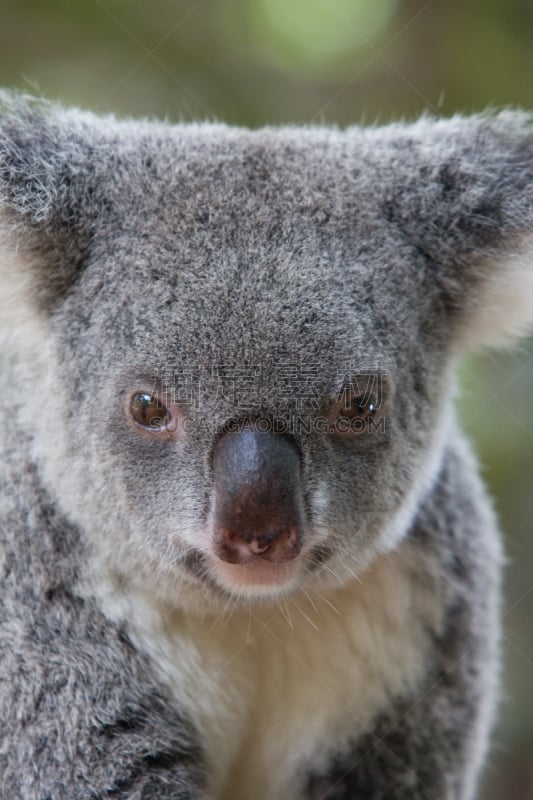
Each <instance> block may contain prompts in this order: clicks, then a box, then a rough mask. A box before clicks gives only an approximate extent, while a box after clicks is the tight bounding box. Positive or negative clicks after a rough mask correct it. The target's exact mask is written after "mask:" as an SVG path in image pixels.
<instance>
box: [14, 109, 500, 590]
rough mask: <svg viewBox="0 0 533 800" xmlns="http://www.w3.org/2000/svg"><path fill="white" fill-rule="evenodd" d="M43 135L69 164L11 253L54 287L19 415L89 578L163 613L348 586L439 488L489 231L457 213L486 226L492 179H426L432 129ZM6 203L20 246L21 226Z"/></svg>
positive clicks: (84, 127)
mask: <svg viewBox="0 0 533 800" xmlns="http://www.w3.org/2000/svg"><path fill="white" fill-rule="evenodd" d="M58 120H59V121H58V122H57V123H55V124H56V129H54V128H53V126H52V129H51V130H52V133H50V132H48V134H47V135H48V138H49V139H50V140H53V139H54V136H55V137H59V136H60V131H63V135H65V130H67V131H68V130H69V125H70V128H72V127H74V128H75V132H76V136H75V137H74V139H75V142H76V147H75V148H74V150H73V151H72V152H71V155H70V161H69V160H68V159H67V166H65V158H66V156H65V154H64V153H63V154H59V155H58V156H57V158H58V164H61V165H63V172H65V170H66V172H67V173H68V184H67V179H66V178H65V174H61V169H60V168H59V166H58V165H54V166H53V168H52V169H51V172H52V173H53V176H55V180H56V182H59V184H58V185H59V186H62V187H63V193H62V195H61V194H60V192H59V190H58V189H57V186H56V190H55V191H56V195H57V197H56V199H55V201H52V202H51V201H50V196H49V195H47V198H48V199H47V203H48V206H47V212H46V213H48V215H49V217H50V220H49V222H48V223H47V224H48V228H47V229H46V248H45V247H44V245H43V244H42V242H43V241H44V240H43V239H40V240H39V238H38V237H37V241H38V242H39V241H40V242H41V245H39V244H37V245H35V241H36V240H35V238H32V240H31V241H32V245H31V247H32V248H33V249H32V258H35V249H37V251H38V249H39V246H41V247H42V249H43V253H44V254H43V258H45V257H47V258H48V259H49V261H53V262H55V268H56V273H55V275H56V278H55V284H54V285H53V286H52V287H51V286H50V285H51V284H52V283H53V281H48V282H47V281H44V280H42V278H41V283H40V289H39V293H38V300H37V302H38V304H39V303H40V308H41V311H40V314H41V316H42V317H43V319H45V320H46V322H45V330H46V341H47V344H48V345H49V348H48V349H47V351H46V352H47V360H46V380H45V379H44V378H43V379H42V382H41V385H40V386H39V391H38V392H35V391H34V392H33V395H32V397H31V398H28V401H27V405H28V408H30V409H31V410H30V411H29V413H26V417H25V418H26V420H31V424H32V425H33V428H34V430H35V452H36V455H37V458H38V460H39V463H40V464H41V467H42V470H43V474H44V476H45V480H46V482H47V485H48V486H49V487H50V489H51V491H52V492H53V493H54V495H55V497H56V498H57V500H58V501H59V503H60V505H61V506H62V507H63V508H64V510H65V511H66V512H67V513H68V514H69V515H70V517H71V518H72V519H73V520H74V521H75V522H76V523H77V524H78V525H79V526H80V528H81V530H82V531H83V534H84V537H85V539H86V540H87V542H88V543H89V545H90V548H91V550H92V552H93V553H96V554H97V555H98V554H99V556H100V559H101V561H105V562H106V564H107V566H110V567H111V568H113V569H114V570H115V571H116V572H117V573H123V574H124V575H126V576H131V575H138V576H139V579H140V580H142V581H149V582H151V583H152V584H153V585H154V586H155V587H159V588H160V589H161V591H162V592H163V593H164V594H165V595H166V596H167V598H170V599H172V596H173V595H175V597H176V600H177V601H178V599H179V600H180V601H181V599H182V598H183V596H184V595H187V593H189V594H190V593H192V594H194V596H197V595H196V594H195V592H194V590H195V588H196V589H198V590H200V592H201V593H202V594H203V595H204V596H209V597H212V598H214V599H215V600H216V599H217V598H220V596H221V595H223V596H226V597H227V596H231V597H235V598H237V597H245V598H249V597H250V596H258V595H267V596H276V595H277V594H279V593H287V592H291V591H298V590H299V589H304V590H306V589H307V587H312V586H321V585H323V584H324V583H343V582H345V581H346V580H349V579H350V578H351V577H352V576H353V575H354V574H358V573H360V572H361V571H362V570H363V569H364V568H365V567H366V566H367V565H368V564H369V562H370V561H371V560H372V558H373V557H374V556H375V555H376V554H377V553H379V552H381V551H384V550H387V549H389V548H391V547H393V546H394V545H395V544H396V543H397V542H398V541H399V540H400V539H401V538H403V537H404V536H405V535H406V534H407V532H408V528H409V525H410V523H411V522H412V519H413V515H414V513H415V511H416V507H417V504H418V503H419V502H420V501H421V499H422V498H423V496H424V494H425V493H426V492H427V491H429V489H430V487H431V485H432V482H433V481H434V479H435V476H436V472H437V470H438V465H439V458H440V455H441V453H442V449H443V446H444V438H445V434H446V424H447V408H448V396H449V389H450V387H449V383H450V381H449V369H450V363H451V360H452V354H453V352H454V350H455V349H456V343H457V341H458V340H459V339H460V338H461V337H464V336H465V330H466V331H467V333H468V330H467V327H468V326H467V325H466V323H465V321H464V320H465V318H466V316H467V313H466V309H468V313H470V311H471V308H472V307H473V306H472V304H470V305H469V302H470V301H467V299H465V298H467V297H468V292H470V291H473V290H472V289H471V287H478V286H479V284H480V279H479V275H478V274H477V273H475V271H474V272H473V273H472V274H471V273H470V272H466V270H465V269H464V264H465V263H466V261H467V260H469V261H472V262H473V263H476V264H477V263H480V259H481V257H482V256H483V255H485V253H484V252H481V247H482V245H483V247H485V248H488V251H489V252H490V254H491V256H492V254H493V252H495V245H494V242H495V241H496V240H497V237H498V235H499V229H496V225H495V224H494V225H493V227H494V230H492V228H490V226H489V225H488V224H484V223H482V222H481V223H480V222H479V220H478V219H477V217H476V214H473V213H472V198H473V197H474V196H475V197H476V200H477V202H478V204H479V205H480V207H481V206H482V205H483V203H485V205H484V206H483V208H484V214H485V219H487V220H488V219H490V218H491V217H490V215H491V214H492V217H493V218H494V219H496V217H498V220H499V219H500V218H501V216H502V213H503V209H504V202H503V200H502V198H500V197H498V198H497V199H496V198H495V197H494V181H492V182H491V183H490V185H489V186H486V187H483V185H482V184H479V181H478V182H477V183H476V182H475V181H474V179H473V178H472V176H471V175H470V174H469V172H468V169H465V168H463V169H458V168H456V171H455V172H454V171H453V170H452V169H451V167H449V165H447V166H446V169H444V167H443V166H442V164H441V163H440V161H439V162H438V163H437V165H429V166H428V163H427V162H428V154H427V152H426V149H425V137H429V140H431V137H432V136H433V138H434V139H435V140H436V141H437V143H438V145H439V147H441V146H442V142H443V141H445V140H446V130H444V131H442V130H441V129H440V128H439V127H438V123H433V124H431V123H427V124H426V126H424V125H422V124H421V125H420V126H419V128H418V129H417V128H416V127H415V126H413V128H409V127H407V128H405V129H404V128H400V129H398V130H396V132H395V131H394V129H385V130H384V131H373V132H364V131H352V132H349V133H346V134H341V133H337V132H331V131H323V130H317V131H297V130H285V131H284V130H281V131H277V132H276V131H263V132H256V133H250V132H245V131H232V130H231V129H227V128H224V127H222V126H213V127H210V126H200V127H190V128H188V127H179V126H178V127H177V128H171V127H169V126H155V125H154V126H152V125H149V124H142V125H135V124H120V123H106V125H104V124H102V123H99V122H98V121H95V119H94V118H91V117H88V118H85V117H82V118H81V122H79V118H78V116H76V115H73V117H72V119H71V120H70V121H69V116H68V114H66V115H65V114H64V113H63V112H62V113H61V114H59V115H58ZM75 120H78V121H77V122H76V123H75ZM485 122H486V121H485ZM40 124H42V119H41V121H40ZM480 124H481V123H480V122H479V121H478V125H480ZM452 127H453V126H452ZM427 128H429V133H428V130H427ZM54 130H55V133H54ZM453 130H454V131H455V134H456V136H457V137H458V139H459V140H460V141H459V143H458V144H456V148H458V149H460V148H461V147H465V146H466V145H465V143H464V142H462V140H461V136H463V138H465V139H466V141H467V143H468V141H469V139H468V136H466V134H465V133H464V132H463V131H462V128H461V126H460V125H459V127H458V130H455V128H453ZM502 135H503V134H502ZM417 136H418V140H417ZM487 136H488V132H487ZM91 137H93V138H94V142H93V141H92V140H91ZM496 138H497V137H496ZM41 139H42V137H41ZM470 146H474V148H475V142H474V144H473V145H472V143H470ZM493 147H494V148H496V149H498V147H500V143H499V142H496V144H494V143H493ZM67 150H68V147H67ZM437 150H438V147H437ZM399 153H400V155H401V154H402V153H403V154H404V156H405V157H404V160H403V161H401V160H400V161H399V160H398V159H399ZM12 157H13V156H12ZM454 158H455V159H456V156H455V155H454ZM454 158H452V159H451V162H452V163H455V162H454ZM469 158H470V156H469ZM429 160H430V159H429ZM80 164H81V165H82V166H80ZM391 170H395V172H394V173H393V174H392V175H391ZM485 173H486V169H485ZM423 176H425V178H424V179H425V180H426V181H429V184H428V186H427V187H426V186H425V185H424V184H423V182H422V181H423ZM485 177H486V176H485ZM431 180H433V182H434V183H433V184H432V183H431ZM12 181H13V179H12V178H11V182H12ZM9 185H10V184H9V182H8V187H9ZM40 185H41V186H42V176H41V184H40ZM421 185H422V189H423V190H424V191H425V192H426V194H424V191H422V194H420V186H421ZM476 193H477V194H476ZM8 194H9V193H8ZM463 195H464V196H466V198H467V199H464V197H463ZM59 196H60V197H61V198H62V199H63V207H62V210H61V211H60V212H57V211H56V213H55V216H54V214H53V212H52V211H51V210H50V209H51V208H52V207H53V206H54V202H56V203H57V202H58V197H59ZM443 198H444V199H443ZM450 198H451V200H450ZM461 198H463V199H462V200H461ZM444 200H447V201H449V202H450V203H452V206H453V208H454V209H455V210H454V211H453V213H454V214H455V215H456V218H455V221H454V222H453V224H450V223H449V222H448V223H446V221H445V220H446V217H445V213H444V211H443V209H442V205H443V203H444ZM10 202H11V206H12V208H15V210H16V212H17V213H19V214H22V215H24V214H26V216H27V217H28V216H31V215H32V216H31V219H30V223H29V227H30V228H31V230H32V233H31V236H32V237H35V229H38V228H39V225H42V224H43V223H42V222H40V221H39V220H38V214H37V213H36V211H35V208H33V207H32V209H31V215H30V210H29V209H24V208H23V207H22V205H23V203H22V200H19V201H18V202H19V205H18V206H17V203H16V202H14V200H13V199H11V198H10ZM409 203H410V204H411V205H410V206H409ZM65 207H66V208H67V209H68V213H67V211H65ZM465 209H466V210H465ZM469 214H470V216H469ZM461 215H462V216H461ZM44 216H45V213H44V209H43V210H42V213H41V217H42V218H43V217H44ZM472 220H473V221H472ZM461 225H462V226H463V229H464V230H463V229H461ZM434 226H440V227H439V230H438V232H437V233H436V232H435V230H434ZM446 226H447V227H446ZM437 234H438V235H437ZM439 236H440V237H441V238H440V239H439ZM461 237H462V238H461ZM469 237H470V238H469ZM65 241H66V242H67V243H68V245H65ZM76 248H78V249H77V250H76ZM491 248H492V249H491ZM45 250H46V252H44V251H45ZM452 251H453V252H452ZM478 251H479V252H478ZM73 252H76V253H77V257H76V258H75V257H74V256H73ZM485 257H486V255H485ZM74 262H75V266H70V267H69V266H68V264H69V263H70V264H72V265H74ZM58 264H59V266H60V267H61V269H59V270H58ZM66 264H67V266H65V265H66ZM476 320H477V322H476V324H478V325H479V324H481V323H480V322H479V314H478V316H477V317H476ZM468 324H469V326H470V327H473V325H474V322H472V320H470V321H469V323H468ZM33 388H34V390H35V387H33ZM30 394H31V392H30ZM28 424H30V423H29V422H28Z"/></svg>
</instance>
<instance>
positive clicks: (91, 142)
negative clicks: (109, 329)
mask: <svg viewBox="0 0 533 800" xmlns="http://www.w3.org/2000/svg"><path fill="white" fill-rule="evenodd" d="M98 146H99V141H98V128H97V127H96V126H95V125H94V123H91V115H88V114H85V113H83V112H79V111H76V110H74V111H70V110H69V111H67V110H64V109H63V108H61V107H60V106H59V105H56V104H54V103H51V102H48V101H43V100H39V99H36V98H32V97H28V96H25V95H20V94H18V93H14V92H9V91H0V285H1V289H0V291H1V294H2V297H1V298H0V300H2V301H3V303H2V304H3V306H4V307H5V306H6V305H7V304H8V303H9V296H10V294H11V295H12V296H13V297H14V298H16V297H17V296H16V292H14V291H13V287H16V286H17V285H21V284H22V283H24V284H25V286H26V287H27V289H28V290H30V293H31V294H32V295H33V300H35V301H36V303H37V305H38V306H39V307H40V308H43V307H47V306H50V305H51V304H52V303H53V301H54V300H55V299H56V298H58V297H60V296H61V294H62V292H63V291H64V290H65V289H66V287H67V286H68V285H69V284H70V282H71V281H72V280H73V278H74V276H75V274H76V272H77V270H78V269H79V267H80V264H82V263H83V260H84V257H85V254H86V252H87V249H88V246H89V242H90V239H91V224H92V222H93V221H92V220H91V214H90V209H91V208H93V209H94V208H97V207H98V203H97V200H96V198H95V195H96V191H97V187H98V180H99V176H98V174H97V169H96V165H97V164H98V159H97V158H94V154H95V151H97V149H98ZM88 209H89V212H88ZM18 299H19V300H20V299H26V294H25V296H24V298H21V297H20V296H19V298H18Z"/></svg>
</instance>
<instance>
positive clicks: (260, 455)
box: [214, 429, 303, 564]
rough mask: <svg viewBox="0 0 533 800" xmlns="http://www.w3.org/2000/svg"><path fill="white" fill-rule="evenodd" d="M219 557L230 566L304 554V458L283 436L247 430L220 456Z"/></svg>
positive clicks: (223, 445) (231, 437)
mask: <svg viewBox="0 0 533 800" xmlns="http://www.w3.org/2000/svg"><path fill="white" fill-rule="evenodd" d="M214 473H215V475H214V477H215V499H214V551H215V553H216V555H217V556H218V557H219V558H220V559H222V561H226V562H229V563H230V564H251V563H252V562H254V561H256V560H257V559H263V560H266V561H269V562H271V563H273V564H280V563H283V562H286V561H291V560H292V559H293V558H295V557H296V556H297V555H298V553H299V552H300V549H301V546H302V531H303V505H302V498H301V489H300V455H299V452H298V450H297V448H296V445H295V444H293V442H292V441H291V440H290V439H288V438H286V437H285V436H282V435H280V434H274V433H264V432H260V431H255V430H249V429H244V430H240V431H237V432H232V433H226V434H224V435H223V436H222V437H221V438H220V439H219V441H218V442H217V444H216V446H215V450H214Z"/></svg>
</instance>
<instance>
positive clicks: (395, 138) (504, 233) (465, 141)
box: [384, 111, 533, 351]
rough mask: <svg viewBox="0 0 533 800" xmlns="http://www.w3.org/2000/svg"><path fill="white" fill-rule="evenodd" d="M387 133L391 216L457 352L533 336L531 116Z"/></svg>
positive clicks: (429, 124) (454, 121)
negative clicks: (417, 259)
mask: <svg viewBox="0 0 533 800" xmlns="http://www.w3.org/2000/svg"><path fill="white" fill-rule="evenodd" d="M384 130H387V131H388V132H387V138H388V140H389V145H393V147H394V149H395V153H396V156H397V157H396V160H395V163H394V165H393V167H392V168H391V172H392V173H393V174H394V175H395V176H396V177H395V178H394V179H393V185H392V187H391V189H390V191H389V193H388V198H387V201H386V203H387V216H388V218H389V219H390V220H391V221H392V222H393V223H395V224H397V225H399V226H400V227H401V230H402V231H403V233H404V234H405V235H406V236H407V237H408V238H409V240H410V241H411V242H412V243H413V244H414V245H415V247H416V249H417V251H418V252H419V254H420V255H422V256H423V257H424V260H425V262H426V279H427V281H428V285H430V286H431V287H432V289H433V291H434V290H435V289H437V292H438V295H439V297H440V301H441V302H442V303H444V305H445V307H446V308H447V309H448V311H449V315H450V326H451V331H452V336H453V337H454V339H455V345H456V349H457V350H458V351H462V350H468V349H473V348H476V347H480V346H484V345H488V346H499V345H502V344H505V343H506V342H507V341H509V340H510V339H512V338H514V337H516V336H521V335H524V334H526V333H528V332H529V331H530V330H533V116H532V115H530V114H527V113H523V112H511V111H505V112H501V113H499V114H494V115H491V114H483V115H478V116H473V117H453V118H451V119H444V120H431V119H427V118H426V119H424V118H423V119H421V120H420V121H419V122H417V123H415V124H414V125H409V126H403V125H398V126H391V127H390V128H389V129H384ZM402 152H405V154H406V160H405V162H404V160H403V158H398V156H401V155H402Z"/></svg>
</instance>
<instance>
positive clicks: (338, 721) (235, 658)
mask: <svg viewBox="0 0 533 800" xmlns="http://www.w3.org/2000/svg"><path fill="white" fill-rule="evenodd" d="M106 594H107V599H106V601H105V608H104V609H103V610H104V611H105V613H107V614H108V615H109V616H111V617H112V618H114V619H117V618H118V617H120V618H121V619H122V620H123V619H127V620H128V621H129V622H128V624H129V631H130V635H131V638H132V640H133V641H134V642H135V644H136V645H137V646H138V647H139V648H140V649H142V650H143V651H145V652H146V653H148V654H149V655H150V656H151V657H152V659H153V660H154V663H155V666H156V669H157V670H158V672H159V674H160V676H161V677H162V678H163V679H164V680H165V682H166V683H167V684H169V685H170V687H171V689H172V691H173V693H174V694H175V696H176V698H177V701H178V703H179V705H180V707H181V708H183V709H184V710H186V711H187V712H188V714H189V715H190V716H191V718H192V719H193V720H194V721H195V723H196V725H197V727H198V729H199V731H200V734H201V736H202V740H203V743H204V746H205V749H206V753H207V757H208V764H209V768H210V782H209V790H208V797H209V800H250V798H254V800H279V798H280V797H286V798H291V800H297V799H298V798H299V797H300V789H299V786H300V784H301V781H302V779H303V778H304V776H305V772H306V766H307V767H308V766H309V765H312V766H313V767H314V768H320V765H321V762H322V763H323V764H324V766H326V765H327V760H328V754H329V753H331V752H335V751H337V752H338V751H339V750H340V749H342V744H343V742H346V741H347V739H349V738H350V737H353V736H357V735H358V734H361V733H363V732H365V731H367V730H369V728H370V726H371V724H372V720H373V718H374V717H375V715H376V714H377V713H379V712H380V711H381V710H383V709H385V708H386V707H387V705H388V703H389V702H390V697H391V695H398V694H401V693H402V692H404V691H409V690H412V689H414V688H416V685H417V683H418V682H419V680H420V677H421V673H422V671H423V669H424V663H425V655H426V649H427V630H428V626H429V627H430V628H433V629H435V628H438V626H439V604H438V599H437V597H436V595H435V587H434V582H433V581H432V580H431V575H430V573H429V572H428V568H427V565H424V564H423V562H421V559H420V556H419V555H418V554H417V553H416V552H415V551H414V549H413V548H411V546H410V545H407V544H403V545H401V546H400V547H399V548H398V550H397V551H396V552H395V553H393V554H390V555H387V556H382V557H381V558H380V559H378V561H377V562H376V563H375V564H374V566H373V567H372V568H370V569H369V570H368V571H367V572H366V573H365V574H364V575H363V576H362V578H361V580H360V582H358V581H354V582H353V583H351V584H350V585H349V586H347V587H344V588H342V589H338V590H336V591H334V592H332V591H330V592H329V593H328V596H327V597H325V596H322V595H320V594H318V593H308V594H307V595H306V594H301V595H299V596H298V597H297V598H296V599H291V600H287V601H282V602H280V605H269V606H259V607H256V606H254V605H252V606H250V608H249V609H247V610H243V611H239V612H238V613H235V612H234V613H232V614H231V616H224V615H223V614H222V615H221V617H220V618H218V619H217V618H213V617H208V616H206V617H197V616H194V615H192V614H190V613H185V612H182V611H172V612H169V611H168V610H163V609H162V608H161V606H160V604H157V603H155V602H154V601H152V600H151V598H150V597H149V596H148V595H147V594H146V593H141V592H140V591H139V590H138V589H137V590H133V589H128V590H125V589H124V588H122V589H121V595H120V597H119V596H118V595H117V594H109V593H106Z"/></svg>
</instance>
